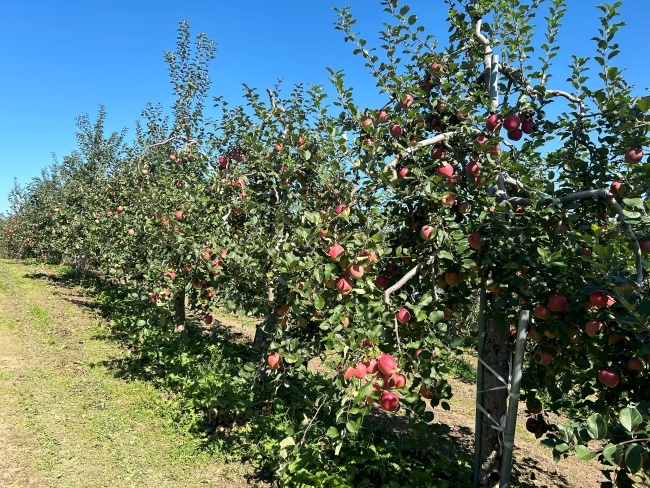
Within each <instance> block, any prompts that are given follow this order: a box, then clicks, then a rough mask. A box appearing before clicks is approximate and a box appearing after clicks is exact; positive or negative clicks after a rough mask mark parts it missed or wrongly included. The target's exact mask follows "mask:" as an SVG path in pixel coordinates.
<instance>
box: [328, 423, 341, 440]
mask: <svg viewBox="0 0 650 488" xmlns="http://www.w3.org/2000/svg"><path fill="white" fill-rule="evenodd" d="M326 435H327V437H329V438H330V439H336V438H337V437H338V436H339V430H338V429H337V428H336V427H334V426H332V427H330V428H329V429H327V432H326Z"/></svg>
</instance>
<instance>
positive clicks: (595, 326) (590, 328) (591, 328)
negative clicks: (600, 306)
mask: <svg viewBox="0 0 650 488" xmlns="http://www.w3.org/2000/svg"><path fill="white" fill-rule="evenodd" d="M603 327H604V325H603V323H602V322H600V321H599V320H590V321H588V322H587V323H586V324H585V334H587V335H588V336H589V337H596V336H597V335H598V333H599V332H600V331H601V330H603Z"/></svg>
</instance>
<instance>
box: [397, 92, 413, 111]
mask: <svg viewBox="0 0 650 488" xmlns="http://www.w3.org/2000/svg"><path fill="white" fill-rule="evenodd" d="M400 103H401V105H402V107H404V108H407V107H410V106H411V104H412V103H413V95H411V94H406V95H405V96H404V97H402V100H401V101H400Z"/></svg>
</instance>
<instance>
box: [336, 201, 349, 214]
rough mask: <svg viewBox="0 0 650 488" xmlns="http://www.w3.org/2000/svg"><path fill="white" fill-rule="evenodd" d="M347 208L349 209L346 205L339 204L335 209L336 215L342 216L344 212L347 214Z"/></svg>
mask: <svg viewBox="0 0 650 488" xmlns="http://www.w3.org/2000/svg"><path fill="white" fill-rule="evenodd" d="M346 208H347V207H346V206H345V205H343V204H342V203H339V204H338V205H337V206H336V208H335V209H334V213H336V215H341V214H342V213H343V212H345V210H346Z"/></svg>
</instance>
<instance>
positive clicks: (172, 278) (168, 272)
mask: <svg viewBox="0 0 650 488" xmlns="http://www.w3.org/2000/svg"><path fill="white" fill-rule="evenodd" d="M163 276H166V277H167V278H169V279H170V280H172V281H173V280H174V279H175V278H176V273H174V272H173V271H165V272H164V273H163Z"/></svg>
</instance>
